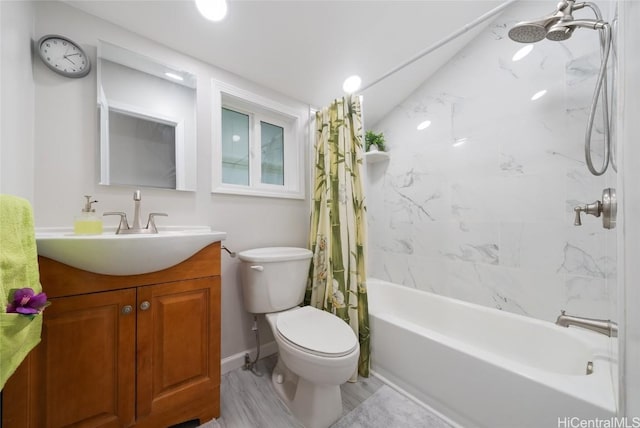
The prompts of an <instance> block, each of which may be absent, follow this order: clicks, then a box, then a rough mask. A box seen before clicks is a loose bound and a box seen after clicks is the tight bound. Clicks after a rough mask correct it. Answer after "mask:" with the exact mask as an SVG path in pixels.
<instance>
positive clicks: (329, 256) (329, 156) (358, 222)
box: [305, 96, 369, 382]
mask: <svg viewBox="0 0 640 428" xmlns="http://www.w3.org/2000/svg"><path fill="white" fill-rule="evenodd" d="M363 157H364V150H363V144H362V113H361V106H360V98H359V97H357V96H355V97H351V96H347V97H344V98H341V99H337V100H335V101H334V102H333V103H332V104H331V105H330V106H329V107H328V108H325V109H323V110H321V111H319V112H317V113H316V142H315V174H314V176H315V179H314V184H313V186H314V187H313V200H312V204H313V205H312V212H311V231H310V235H309V243H310V244H309V245H310V249H311V251H313V262H312V264H311V268H310V270H309V278H308V281H307V289H306V294H305V303H306V304H309V305H313V306H315V307H317V308H319V309H323V310H325V311H328V312H331V313H333V314H335V315H337V316H338V317H340V318H342V319H343V320H344V321H345V322H347V323H348V324H349V325H350V326H351V328H352V329H353V331H354V332H355V333H356V335H357V336H358V340H359V342H360V359H359V361H358V373H359V374H360V375H361V376H366V377H368V376H369V312H368V307H367V288H366V277H367V276H366V268H365V256H366V217H365V204H364V192H363V185H362V180H363V179H362V160H363ZM356 379H357V376H356V375H355V374H354V376H353V378H352V379H351V381H354V382H355V380H356Z"/></svg>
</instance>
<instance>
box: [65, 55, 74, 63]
mask: <svg viewBox="0 0 640 428" xmlns="http://www.w3.org/2000/svg"><path fill="white" fill-rule="evenodd" d="M64 59H66V60H67V61H69V62H70V63H71V64H73V65H76V63H75V62H73V61H71V60H70V59H69V57H68V56H66V55H65V56H64Z"/></svg>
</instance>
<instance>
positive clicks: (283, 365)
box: [239, 247, 360, 428]
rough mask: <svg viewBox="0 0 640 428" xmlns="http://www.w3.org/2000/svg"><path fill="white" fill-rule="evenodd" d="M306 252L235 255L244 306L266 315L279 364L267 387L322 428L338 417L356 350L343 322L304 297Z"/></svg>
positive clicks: (298, 414)
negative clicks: (308, 303)
mask: <svg viewBox="0 0 640 428" xmlns="http://www.w3.org/2000/svg"><path fill="white" fill-rule="evenodd" d="M311 255H312V254H311V252H310V251H309V250H305V249H302V248H290V247H286V248H278V247H274V248H260V249H256V250H248V251H243V252H241V253H239V257H240V260H241V261H242V265H241V276H242V286H243V297H244V301H245V307H246V308H247V310H248V311H249V312H252V313H265V314H266V315H265V316H266V319H267V322H268V324H269V326H270V328H271V331H272V333H273V336H274V338H275V341H276V344H277V345H278V362H277V364H276V366H275V368H274V370H273V374H272V377H271V379H272V383H273V386H274V388H275V390H276V392H277V394H278V396H279V397H280V398H281V399H282V401H283V402H284V403H285V404H286V405H287V407H288V408H289V409H290V410H291V412H292V413H293V415H294V416H295V417H296V418H297V419H298V420H299V421H300V422H302V424H303V425H304V426H305V427H307V428H327V427H329V426H330V425H332V424H333V423H334V422H335V421H337V420H338V419H339V418H340V416H341V415H342V398H341V393H340V385H341V384H343V383H344V382H346V381H347V380H348V379H349V378H350V377H351V376H352V375H353V374H354V373H355V371H356V369H357V365H358V356H359V354H360V346H359V344H358V339H357V337H356V335H355V333H354V332H353V330H352V329H351V327H350V326H349V325H348V324H347V323H345V322H344V321H343V320H342V319H340V318H338V317H336V316H335V315H333V314H331V313H328V312H325V311H322V310H320V309H316V308H314V307H311V306H303V307H299V306H298V305H299V304H300V303H301V302H302V299H303V298H304V289H305V286H306V278H307V273H308V270H309V264H310V261H311Z"/></svg>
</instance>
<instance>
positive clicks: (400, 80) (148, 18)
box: [66, 0, 504, 127]
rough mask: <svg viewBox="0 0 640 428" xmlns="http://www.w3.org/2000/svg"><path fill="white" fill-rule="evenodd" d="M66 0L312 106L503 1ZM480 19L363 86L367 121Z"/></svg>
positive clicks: (371, 76) (413, 84)
mask: <svg viewBox="0 0 640 428" xmlns="http://www.w3.org/2000/svg"><path fill="white" fill-rule="evenodd" d="M66 3H67V4H69V5H71V6H73V7H76V8H78V9H81V10H83V11H85V12H87V13H90V14H92V15H95V16H98V17H100V18H102V19H105V20H107V21H110V22H112V23H115V24H117V25H119V26H121V27H124V28H126V29H127V30H130V31H132V32H134V33H137V34H139V35H142V36H144V37H147V38H149V39H153V40H155V41H157V42H159V43H161V44H163V45H166V46H168V47H170V48H172V49H175V50H177V51H180V52H183V53H185V54H187V55H191V56H193V57H195V58H198V59H200V60H202V61H204V62H207V63H210V64H213V65H215V66H217V67H220V68H223V69H225V70H227V71H231V72H233V73H235V74H238V75H240V76H242V77H244V78H246V79H249V80H252V81H254V82H256V83H259V84H261V85H263V86H266V87H269V88H271V89H274V90H276V91H278V92H281V93H283V94H285V95H288V96H290V97H292V98H294V99H297V100H300V101H303V102H305V103H308V104H311V105H312V106H313V107H317V108H318V107H323V106H325V105H327V104H328V103H329V102H330V101H331V100H332V99H333V98H336V97H339V96H342V88H341V87H342V82H343V81H344V79H345V78H346V77H348V76H350V75H352V74H359V75H360V76H361V77H362V80H363V85H365V86H366V85H367V84H368V83H370V82H372V81H374V80H375V79H377V78H379V77H380V76H382V75H384V74H385V73H386V72H388V71H389V70H391V69H393V68H394V67H396V66H398V65H400V64H401V63H403V62H405V61H407V60H408V59H410V58H411V57H413V56H414V55H416V54H417V53H418V52H421V51H423V50H424V49H426V48H427V47H429V46H431V45H432V44H434V43H436V42H438V41H440V40H442V39H443V38H445V37H447V36H448V35H450V34H451V33H453V32H455V31H457V30H459V29H460V28H462V27H463V26H465V25H466V24H468V23H470V22H472V21H473V20H475V19H476V18H477V17H479V16H480V15H482V14H484V13H486V12H488V11H489V10H491V9H493V8H495V7H497V6H499V5H500V4H502V3H504V1H496V0H491V1H489V0H469V1H462V0H422V1H419V0H412V1H400V0H388V1H385V0H368V1H364V0H338V1H329V0H286V1H272V0H260V1H249V0H247V1H244V0H235V1H234V0H230V1H229V8H228V13H227V17H226V18H225V19H224V20H223V21H221V22H217V23H215V22H210V21H207V20H205V19H204V18H203V17H201V16H200V14H199V13H198V11H197V10H196V7H195V4H194V2H193V1H192V0H144V1H141V0H128V1H122V0H94V1H87V0H83V1H76V0H69V1H66ZM490 22H491V20H488V21H487V22H486V23H485V25H486V24H488V23H490ZM480 29H481V27H477V29H475V30H472V31H469V32H467V33H466V34H464V36H462V37H460V38H458V39H456V40H455V41H453V42H451V43H448V44H446V45H445V46H443V47H442V48H439V49H438V50H436V51H434V52H433V53H431V54H429V55H427V56H426V57H424V58H423V59H421V60H419V61H417V62H416V63H414V64H412V65H411V66H410V67H408V68H406V69H404V70H403V71H402V72H400V73H397V74H395V75H394V76H393V77H391V78H388V79H385V80H384V81H382V82H381V83H379V84H377V85H375V86H374V87H372V88H370V89H368V90H366V91H364V92H363V95H364V120H365V125H366V126H367V127H370V126H373V125H374V124H375V123H376V122H377V121H378V120H379V119H380V118H381V117H383V116H384V115H385V114H386V113H387V112H388V111H389V110H391V109H392V108H393V107H394V106H396V105H397V104H398V103H399V102H401V101H402V100H403V99H404V98H405V97H406V96H407V95H408V94H409V93H411V91H412V90H413V89H415V88H416V87H418V86H419V85H420V84H421V83H422V82H424V81H425V80H426V79H427V78H428V77H429V75H431V74H432V73H433V72H434V71H435V70H437V69H438V68H439V67H440V66H441V65H443V64H444V63H445V62H447V61H448V60H449V58H451V56H453V55H454V54H455V53H456V52H457V51H458V50H459V49H460V48H461V47H462V46H464V45H465V44H466V43H467V42H468V41H469V40H471V39H472V38H473V37H474V35H475V34H476V33H477V32H478V31H479V30H480Z"/></svg>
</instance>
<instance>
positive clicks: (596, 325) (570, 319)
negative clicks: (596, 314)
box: [556, 310, 618, 337]
mask: <svg viewBox="0 0 640 428" xmlns="http://www.w3.org/2000/svg"><path fill="white" fill-rule="evenodd" d="M556 324H558V325H559V326H561V327H569V326H571V325H575V326H576V327H582V328H586V329H587V330H591V331H595V332H596V333H600V334H604V335H607V336H609V337H618V324H617V323H615V322H614V321H611V320H599V319H595V318H583V317H576V316H573V315H567V314H566V312H565V311H564V310H562V311H561V313H560V315H559V316H558V319H556Z"/></svg>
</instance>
